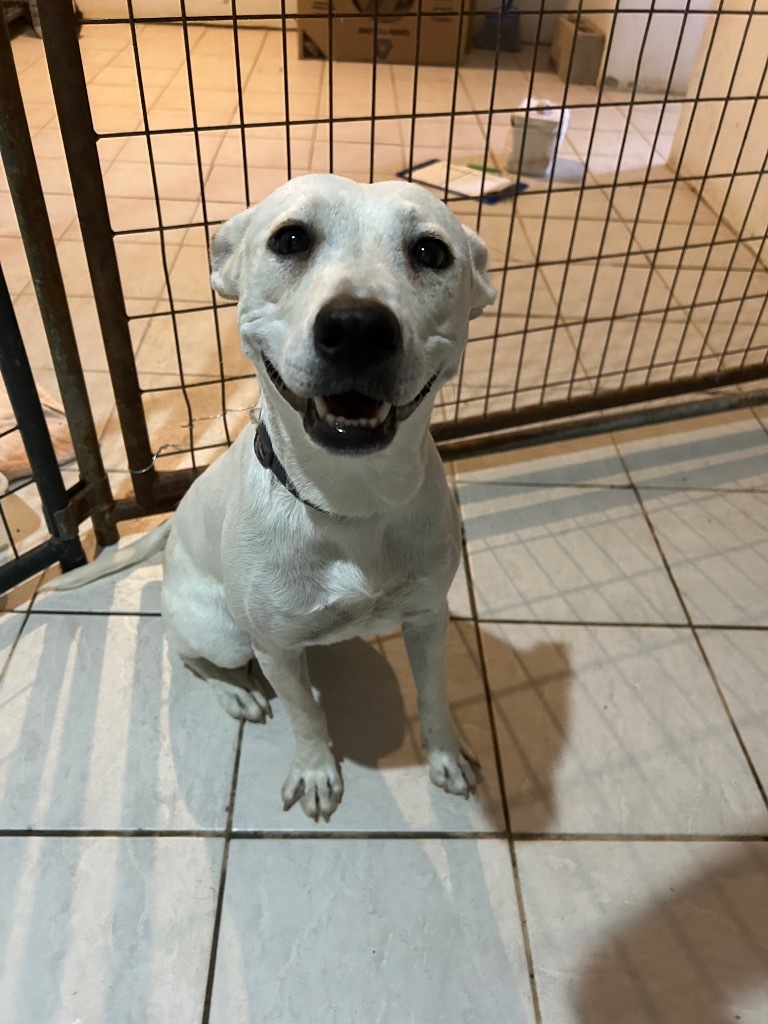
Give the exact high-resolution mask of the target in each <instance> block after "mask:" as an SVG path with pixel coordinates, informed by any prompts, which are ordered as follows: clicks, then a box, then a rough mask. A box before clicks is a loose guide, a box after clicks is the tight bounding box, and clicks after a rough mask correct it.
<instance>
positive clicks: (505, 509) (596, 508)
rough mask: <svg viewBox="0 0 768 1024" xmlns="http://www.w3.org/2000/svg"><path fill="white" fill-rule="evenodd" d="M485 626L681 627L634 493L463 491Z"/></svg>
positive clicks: (475, 487) (485, 487)
mask: <svg viewBox="0 0 768 1024" xmlns="http://www.w3.org/2000/svg"><path fill="white" fill-rule="evenodd" d="M459 498H460V501H461V506H462V515H463V520H464V531H465V534H466V537H467V550H468V553H469V562H470V572H471V577H472V581H473V584H474V587H475V593H476V599H477V607H478V614H479V616H480V618H482V619H529V620H537V619H554V620H561V619H562V620H567V621H572V622H583V621H592V622H603V621H605V622H682V621H684V618H683V612H682V609H681V608H680V606H679V602H678V600H677V597H676V595H675V592H674V590H673V588H672V585H671V583H670V581H669V577H668V576H667V573H666V571H665V569H664V566H663V563H662V561H661V558H660V557H659V554H658V551H657V549H656V545H655V544H654V542H653V538H652V536H651V533H650V531H649V529H648V526H647V524H646V522H645V519H644V517H643V514H642V510H641V509H640V508H639V506H638V504H637V502H636V500H635V498H634V496H633V494H632V492H631V491H629V490H624V489H603V488H580V489H576V488H572V487H556V488H553V487H522V486H514V485H507V484H490V483H489V484H479V483H472V484H461V485H460V486H459Z"/></svg>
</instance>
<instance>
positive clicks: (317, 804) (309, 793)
mask: <svg viewBox="0 0 768 1024" xmlns="http://www.w3.org/2000/svg"><path fill="white" fill-rule="evenodd" d="M343 792H344V783H343V781H342V778H341V772H340V771H339V766H338V765H337V764H336V759H335V758H334V756H333V754H332V753H331V752H330V750H327V751H325V752H323V753H322V755H319V756H317V757H314V758H312V759H309V758H307V757H296V758H295V759H294V762H293V764H292V765H291V770H290V771H289V772H288V778H287V779H286V780H285V782H284V783H283V787H282V789H281V790H280V795H281V796H282V798H283V810H284V811H288V810H290V809H291V807H293V805H294V804H295V803H301V807H302V810H303V811H304V813H305V814H306V815H307V817H309V818H312V820H313V821H318V820H319V819H320V818H322V819H323V821H328V820H329V819H330V817H331V815H332V814H333V812H334V811H335V810H336V808H337V807H338V806H339V804H340V803H341V797H342V794H343Z"/></svg>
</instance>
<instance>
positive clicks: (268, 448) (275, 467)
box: [253, 420, 335, 516]
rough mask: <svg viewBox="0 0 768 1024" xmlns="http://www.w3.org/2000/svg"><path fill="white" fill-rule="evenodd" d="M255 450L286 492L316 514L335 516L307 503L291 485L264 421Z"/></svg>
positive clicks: (259, 427)
mask: <svg viewBox="0 0 768 1024" xmlns="http://www.w3.org/2000/svg"><path fill="white" fill-rule="evenodd" d="M253 450H254V452H255V453H256V458H257V459H258V460H259V462H260V463H261V464H262V466H263V467H264V468H265V469H268V470H269V471H270V473H271V474H272V476H274V477H275V478H276V479H277V480H279V481H280V483H281V484H282V485H283V487H284V488H285V489H286V491H288V492H289V493H290V494H292V495H293V496H294V498H297V499H298V500H299V501H301V502H302V503H303V504H304V505H308V506H309V507H310V508H313V509H314V510H315V511H316V512H322V513H323V515H326V516H332V515H335V513H334V512H329V511H328V509H327V508H320V506H319V505H315V504H313V503H312V502H311V501H307V499H306V498H302V496H301V495H300V494H299V492H298V491H297V490H296V488H295V487H294V485H293V484H292V483H291V481H290V479H289V477H288V474H287V473H286V471H285V466H284V465H283V464H282V462H281V461H280V459H278V457H277V455H276V454H275V449H274V448H273V447H272V438H271V437H270V436H269V433H268V431H267V428H266V427H265V426H264V421H263V420H259V425H258V426H257V427H256V434H255V436H254V438H253Z"/></svg>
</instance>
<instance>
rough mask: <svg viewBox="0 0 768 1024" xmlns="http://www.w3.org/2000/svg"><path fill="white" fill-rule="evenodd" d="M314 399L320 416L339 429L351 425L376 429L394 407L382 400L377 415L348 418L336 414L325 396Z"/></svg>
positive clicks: (330, 425) (329, 424) (344, 428)
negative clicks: (331, 409)
mask: <svg viewBox="0 0 768 1024" xmlns="http://www.w3.org/2000/svg"><path fill="white" fill-rule="evenodd" d="M314 401H315V408H316V409H317V414H318V416H319V417H320V418H321V419H322V420H323V421H324V422H325V423H327V424H328V426H329V427H333V428H335V429H337V430H346V429H348V428H349V427H362V428H363V429H365V430H374V429H375V428H376V427H378V426H380V425H381V424H382V423H383V422H384V420H385V419H386V418H387V416H388V415H389V410H390V409H391V408H392V406H391V405H389V404H388V403H387V402H382V403H381V404H380V405H379V407H378V409H377V411H376V415H375V416H371V417H360V418H359V419H348V418H347V417H346V416H334V415H333V413H332V412H331V411H330V409H329V408H328V403H327V402H326V401H325V399H324V398H322V396H317V397H316V398H315V400H314Z"/></svg>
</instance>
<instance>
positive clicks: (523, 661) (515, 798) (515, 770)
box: [249, 620, 571, 832]
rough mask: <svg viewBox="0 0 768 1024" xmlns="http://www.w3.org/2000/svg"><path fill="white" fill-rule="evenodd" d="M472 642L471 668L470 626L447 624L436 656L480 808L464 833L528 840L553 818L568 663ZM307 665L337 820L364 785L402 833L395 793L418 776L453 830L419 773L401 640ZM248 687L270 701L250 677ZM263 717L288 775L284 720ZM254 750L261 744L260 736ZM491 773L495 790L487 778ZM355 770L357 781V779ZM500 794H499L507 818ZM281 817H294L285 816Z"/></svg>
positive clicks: (492, 636) (550, 649) (324, 653)
mask: <svg viewBox="0 0 768 1024" xmlns="http://www.w3.org/2000/svg"><path fill="white" fill-rule="evenodd" d="M481 642H482V648H483V650H482V655H483V656H482V657H481V652H480V650H479V649H478V641H477V636H476V633H475V627H474V625H473V623H472V622H470V621H467V620H453V621H452V622H451V624H450V627H449V633H448V644H447V656H446V676H447V685H448V693H449V698H450V701H451V707H452V711H453V716H454V720H455V722H456V724H457V727H458V730H459V734H460V735H461V737H462V740H463V741H464V743H465V744H466V746H467V747H468V749H469V750H470V751H471V752H472V753H473V754H474V755H475V756H476V757H477V758H478V759H479V760H480V763H481V765H482V770H481V782H480V785H479V787H478V790H477V793H476V795H475V796H474V797H473V800H474V802H475V804H479V809H480V813H479V815H476V816H475V818H474V827H475V828H476V827H481V828H482V829H487V830H489V831H492V832H504V831H505V830H506V828H507V822H508V820H509V825H510V827H511V828H512V830H513V831H530V832H538V831H541V830H542V829H544V828H546V827H547V826H548V824H549V823H550V821H551V820H552V818H553V816H554V813H555V791H556V784H555V776H556V770H557V765H558V762H559V758H560V754H561V752H562V750H563V748H564V745H565V743H566V741H567V734H568V713H569V712H568V709H569V700H568V695H569V689H570V684H571V673H570V668H569V662H568V652H567V649H566V648H565V647H564V646H563V645H562V644H558V643H550V642H537V643H535V644H534V645H533V646H532V647H531V648H530V649H528V650H523V649H517V648H515V647H514V646H512V645H511V644H509V643H507V642H506V641H505V640H504V639H502V638H501V637H500V636H499V635H498V633H496V632H493V631H491V630H490V629H488V630H486V631H484V633H483V635H482V641H481ZM308 661H309V672H310V678H311V680H312V685H313V688H314V689H315V691H316V694H317V696H318V699H319V701H320V703H321V705H322V707H323V709H324V711H325V714H326V718H327V721H328V730H329V733H330V736H331V740H332V743H333V750H334V754H335V755H336V757H337V758H338V760H339V762H340V763H341V766H342V772H343V773H344V776H345V782H346V783H348V786H347V796H346V797H345V808H344V809H346V804H347V802H349V804H350V805H351V804H354V803H355V802H356V801H357V800H360V801H361V802H362V801H364V800H365V794H364V793H360V792H359V788H360V786H361V785H365V787H371V788H370V789H369V794H368V795H369V796H373V789H374V788H375V791H376V801H377V804H378V803H380V802H381V801H384V807H385V808H386V807H388V808H389V811H391V822H392V825H393V826H394V825H395V824H396V823H397V822H400V826H399V827H402V826H406V827H412V826H413V825H414V821H413V820H410V822H409V825H406V822H405V820H404V819H403V806H404V805H403V804H402V803H401V801H405V804H407V803H408V796H407V795H406V793H405V792H400V787H401V786H403V785H405V786H406V787H407V786H409V785H411V783H407V782H406V781H405V780H406V776H408V777H409V778H410V779H411V780H413V782H412V784H413V785H416V781H415V780H416V779H417V778H418V777H419V774H418V773H423V781H424V783H425V788H426V792H427V793H428V794H429V798H430V801H431V803H432V806H433V808H434V812H435V813H436V814H437V817H438V819H440V818H443V816H444V815H447V817H446V818H445V819H444V822H445V824H446V825H448V824H450V826H451V827H461V826H460V823H459V818H458V817H457V816H456V814H457V813H458V812H456V813H454V810H455V807H454V805H455V804H456V802H457V798H456V797H454V796H447V795H446V794H444V793H442V792H440V790H439V789H437V788H435V787H432V786H431V785H428V784H426V780H427V777H428V771H429V769H428V766H427V762H426V756H425V754H424V751H423V749H422V744H421V738H420V727H421V723H420V717H419V713H418V704H417V696H416V687H415V684H414V682H413V679H412V675H411V672H410V668H409V666H408V662H407V658H406V655H405V650H404V644H403V641H402V637H401V636H400V635H399V634H390V635H389V636H386V637H383V638H378V639H372V640H363V639H356V640H349V641H347V642H344V643H340V644H336V645H334V646H331V647H318V648H314V649H312V650H310V652H309V655H308ZM484 670H487V672H488V680H489V683H490V696H491V701H490V703H489V701H488V694H487V691H486V680H485V678H484ZM256 671H257V673H258V668H257V667H256ZM259 682H260V685H261V687H262V689H264V690H265V692H267V694H268V695H269V696H270V697H272V696H273V694H272V693H271V690H270V688H269V685H268V684H267V683H266V681H265V680H264V679H263V677H261V676H260V674H259ZM273 707H274V710H275V715H276V721H275V722H274V723H272V722H270V723H268V725H267V727H266V728H267V731H268V732H270V730H274V727H275V725H278V724H279V725H280V727H281V728H282V733H281V740H282V744H283V745H285V747H286V749H285V750H284V751H283V750H282V749H280V750H279V752H278V751H277V749H273V750H272V754H273V755H274V756H276V757H278V758H279V760H280V761H281V762H285V764H287V759H288V757H289V756H290V752H291V748H292V740H291V737H290V735H289V734H288V730H287V728H286V725H287V723H285V722H284V721H283V722H279V721H278V719H279V718H282V715H283V714H284V712H283V709H282V708H280V702H279V700H277V701H276V702H275V703H274V704H273ZM249 741H250V734H249ZM257 742H260V743H266V742H270V743H271V742H272V737H271V733H270V736H269V737H267V735H264V736H263V739H262V737H261V736H260V737H259V739H258V740H257ZM499 764H500V766H501V769H502V776H503V781H502V780H500V779H499V777H498V770H497V768H498V765H499ZM359 767H362V768H363V769H368V771H364V772H362V773H361V772H359V770H358V768H359ZM411 769H414V771H413V772H412V771H410V770H411ZM404 773H405V774H404ZM502 793H506V800H507V806H508V808H509V812H508V814H507V813H506V812H505V807H504V801H503V796H502ZM392 802H394V803H395V804H398V805H399V807H398V809H397V810H396V809H395V807H394V806H390V804H391V803H392ZM458 804H459V805H461V804H463V801H458ZM382 809H383V808H382ZM292 813H293V814H300V813H301V812H300V810H299V809H298V808H295V809H294V811H293V812H292ZM254 827H257V823H254Z"/></svg>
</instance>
